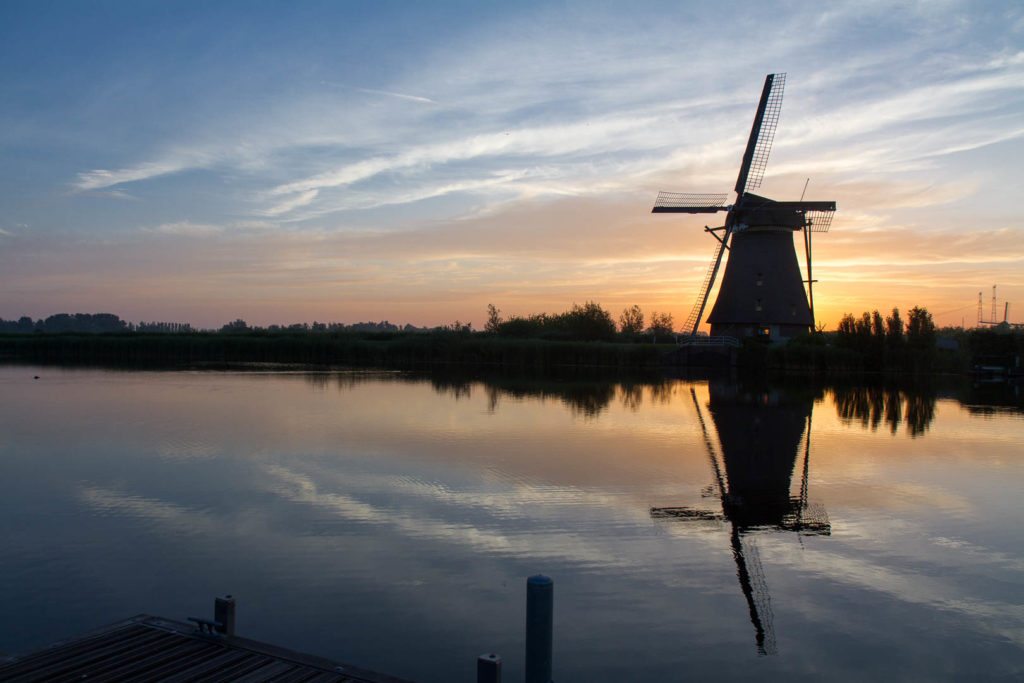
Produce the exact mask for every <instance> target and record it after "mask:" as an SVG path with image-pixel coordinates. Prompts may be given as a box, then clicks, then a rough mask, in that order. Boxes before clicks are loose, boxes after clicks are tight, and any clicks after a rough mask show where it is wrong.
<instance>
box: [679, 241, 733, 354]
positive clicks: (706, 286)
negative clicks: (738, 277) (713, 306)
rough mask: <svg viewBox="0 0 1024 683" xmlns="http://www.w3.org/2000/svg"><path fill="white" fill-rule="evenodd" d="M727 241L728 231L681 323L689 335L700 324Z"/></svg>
mask: <svg viewBox="0 0 1024 683" xmlns="http://www.w3.org/2000/svg"><path fill="white" fill-rule="evenodd" d="M728 241H729V233H728V232H726V234H725V237H723V238H721V239H719V241H718V248H717V249H715V255H714V256H712V257H711V263H710V264H709V265H708V270H707V273H705V275H704V282H703V284H701V286H700V292H698V294H697V300H696V301H694V302H693V308H692V309H690V315H689V316H687V318H686V323H685V324H684V325H683V330H684V331H689V335H690V336H691V337H692V336H693V335H695V334H697V327H699V326H700V319H701V316H703V315H704V307H705V306H706V305H707V303H708V294H710V293H711V285H712V283H714V281H715V274H716V273H718V267H719V266H720V265H721V264H722V254H723V253H724V252H725V245H726V242H728Z"/></svg>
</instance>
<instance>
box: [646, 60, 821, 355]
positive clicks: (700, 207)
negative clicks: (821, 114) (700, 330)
mask: <svg viewBox="0 0 1024 683" xmlns="http://www.w3.org/2000/svg"><path fill="white" fill-rule="evenodd" d="M785 84H786V74H784V73H779V74H768V76H767V78H765V81H764V89H763V90H762V91H761V100H760V102H759V103H758V105H757V114H756V115H755V116H754V125H753V126H752V127H751V129H750V138H749V139H748V140H747V148H746V151H745V152H744V153H743V162H742V163H741V164H740V174H739V176H738V177H737V179H736V188H735V191H736V201H735V203H733V204H730V205H726V204H725V201H726V199H727V197H728V195H726V194H688V193H679V192H661V193H659V194H658V199H657V201H656V202H655V205H654V209H653V210H652V213H717V212H719V211H725V212H726V214H725V225H723V226H721V227H717V228H708V227H705V228H704V229H705V230H706V231H707V232H709V233H711V234H712V235H713V236H714V237H715V239H717V240H718V245H717V247H716V249H715V254H714V256H713V257H712V259H711V265H710V266H709V267H708V270H707V274H706V275H705V277H704V282H703V284H702V285H701V289H700V293H699V294H698V296H697V301H696V303H695V304H694V306H693V310H692V311H691V312H690V316H689V318H688V319H687V321H686V324H685V327H684V331H686V332H688V333H689V334H690V335H691V336H692V335H694V334H696V333H697V327H698V326H699V325H700V322H701V317H702V316H703V315H704V307H705V306H706V304H707V300H708V294H709V293H710V292H711V287H712V285H714V282H715V276H716V275H717V274H718V269H719V266H720V265H721V263H722V256H723V254H724V252H725V251H726V250H728V251H729V258H728V260H727V262H726V266H725V273H724V275H723V276H722V284H721V286H720V287H719V291H718V299H717V300H716V301H715V305H714V307H713V308H712V309H711V313H710V315H708V319H707V320H708V322H709V323H710V324H711V336H713V337H717V336H730V337H751V336H764V337H768V338H769V339H773V340H782V339H788V338H789V337H792V336H795V335H798V334H801V333H804V332H807V331H809V330H812V329H813V328H814V296H813V294H812V293H811V284H812V283H813V282H814V280H813V279H812V278H811V233H814V232H828V228H829V226H830V225H831V223H832V214H833V213H834V212H835V210H836V203H835V202H808V201H804V200H803V198H802V197H801V199H800V201H796V202H780V201H775V200H772V199H768V198H766V197H761V196H758V195H756V194H754V193H752V192H750V190H751V189H754V188H758V187H760V186H761V179H762V177H763V176H764V169H765V166H766V165H767V163H768V153H769V152H770V151H771V146H772V140H773V139H774V138H775V126H776V124H777V123H778V121H779V112H780V110H781V109H782V91H783V88H784V87H785ZM798 231H801V232H803V237H804V249H805V253H806V262H807V279H806V280H805V279H804V278H803V276H802V274H801V272H800V264H799V263H798V262H797V258H796V249H795V247H794V244H793V238H794V234H795V233H796V232H798ZM805 282H806V283H807V292H806V293H805V292H804V288H803V284H804V283H805Z"/></svg>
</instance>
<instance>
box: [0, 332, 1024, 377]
mask: <svg viewBox="0 0 1024 683" xmlns="http://www.w3.org/2000/svg"><path fill="white" fill-rule="evenodd" d="M666 339H668V338H667V337H666ZM854 341H856V340H854ZM954 341H955V342H956V343H955V344H952V345H950V344H947V345H946V346H947V348H940V347H937V346H936V345H935V344H934V343H932V344H931V345H930V346H914V345H912V344H908V343H902V342H901V343H889V344H884V343H880V342H879V341H878V340H871V339H868V340H867V342H866V343H861V344H853V343H844V341H843V340H842V339H841V338H837V336H836V335H835V334H833V333H826V334H823V335H822V334H818V335H807V336H806V337H802V338H798V339H793V340H791V341H790V342H789V343H787V344H772V345H769V344H766V343H763V342H760V341H758V340H754V339H748V340H745V341H744V344H743V346H742V347H741V348H740V349H738V350H737V351H736V352H735V353H734V354H733V355H732V357H731V359H730V358H729V356H728V354H726V355H722V354H719V355H717V356H714V355H712V357H711V358H710V359H709V360H710V361H711V362H713V364H722V363H725V364H728V362H729V361H730V360H731V361H733V362H734V363H735V365H736V367H738V368H739V369H740V370H742V371H744V372H745V373H746V374H751V375H754V376H768V375H803V376H806V375H812V376H819V377H832V378H839V377H851V376H853V377H856V376H860V375H910V376H922V375H928V374H965V373H969V372H971V371H972V369H974V368H975V366H977V365H986V364H1002V365H1003V366H1007V367H1009V366H1011V365H1012V364H1013V363H1014V362H1016V359H1017V358H1022V357H1024V334H1020V333H1015V332H1011V333H1006V334H999V333H997V332H993V331H990V330H980V331H973V330H971V331H965V332H962V333H961V336H960V338H959V339H956V340H954ZM684 358H685V354H681V353H680V352H679V351H678V350H677V347H676V345H675V344H674V343H672V342H668V343H661V344H655V343H651V338H650V337H643V336H628V335H618V336H617V337H616V338H615V339H614V340H611V341H569V340H561V339H543V338H531V337H525V338H523V337H509V336H502V335H498V334H488V333H482V332H470V331H468V330H461V331H455V330H437V331H434V332H429V333H425V332H398V331H396V332H352V331H343V332H309V331H276V332H270V331H265V330H248V331H244V332H237V333H223V332H221V333H213V332H193V333H184V334H182V333H178V334H170V333H140V332H117V333H100V334H89V333H72V332H66V333H60V334H51V333H34V334H0V360H7V361H21V362H34V363H45V364H82V365H122V366H148V367H196V366H209V365H230V364H239V363H281V364H304V365H319V366H338V365H345V366H362V367H379V368H393V369H415V368H430V367H445V366H447V367H465V368H502V369H505V370H509V371H513V372H515V371H524V372H530V373H538V372H552V371H554V370H555V369H557V368H594V369H603V370H609V371H622V372H638V371H639V372H650V371H658V370H661V369H664V368H671V367H678V366H679V365H680V364H681V363H685V361H684V360H683V359H684ZM696 359H697V360H698V361H700V357H699V356H697V357H696ZM690 362H691V363H692V362H693V360H691V361H690Z"/></svg>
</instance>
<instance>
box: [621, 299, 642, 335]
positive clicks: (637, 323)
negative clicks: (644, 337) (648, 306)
mask: <svg viewBox="0 0 1024 683" xmlns="http://www.w3.org/2000/svg"><path fill="white" fill-rule="evenodd" d="M619 331H620V332H622V333H623V334H633V335H636V334H640V333H641V332H643V331H644V312H643V311H642V310H640V307H639V306H637V305H636V304H633V305H632V306H630V307H629V308H624V309H622V314H621V315H619Z"/></svg>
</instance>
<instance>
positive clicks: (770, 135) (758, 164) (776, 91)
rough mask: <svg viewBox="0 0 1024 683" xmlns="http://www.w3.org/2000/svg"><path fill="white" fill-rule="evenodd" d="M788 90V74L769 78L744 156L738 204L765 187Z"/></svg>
mask: <svg viewBox="0 0 1024 683" xmlns="http://www.w3.org/2000/svg"><path fill="white" fill-rule="evenodd" d="M785 86H786V74H784V73H780V74H768V75H767V76H766V77H765V79H764V88H763V89H762V90H761V101H760V102H758V105H757V114H756V115H755V116H754V124H753V125H752V126H751V128H750V138H749V139H748V140H747V149H746V151H745V152H744V153H743V163H742V164H741V165H740V174H739V176H737V178H736V194H737V195H738V196H737V200H738V199H739V196H742V195H743V193H745V192H746V191H747V190H751V189H754V188H757V187H760V186H761V179H762V178H763V177H764V169H765V166H767V165H768V154H769V153H770V152H771V151H772V141H774V139H775V127H776V126H777V125H778V123H779V113H780V112H781V111H782V91H783V89H784V88H785Z"/></svg>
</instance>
